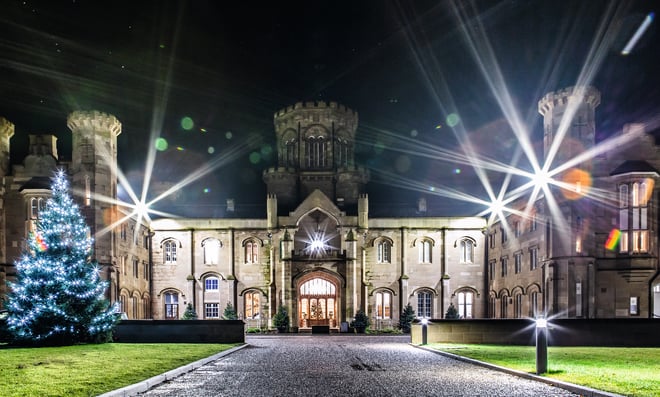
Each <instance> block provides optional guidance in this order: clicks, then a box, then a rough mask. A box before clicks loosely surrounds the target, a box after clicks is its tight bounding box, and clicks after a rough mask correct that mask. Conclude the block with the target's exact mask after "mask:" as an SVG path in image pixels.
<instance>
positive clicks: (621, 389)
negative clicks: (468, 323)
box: [428, 343, 660, 396]
mask: <svg viewBox="0 0 660 397" xmlns="http://www.w3.org/2000/svg"><path fill="white" fill-rule="evenodd" d="M428 347H430V348H433V349H437V350H442V351H446V352H449V353H453V354H456V355H460V356H464V357H469V358H473V359H475V360H479V361H484V362H487V363H491V364H496V365H499V366H502V367H506V368H511V369H515V370H518V371H523V372H529V373H534V372H535V371H536V356H535V352H536V350H535V348H534V346H503V345H469V344H465V345H462V344H446V343H433V344H429V345H428ZM543 376H546V377H548V378H552V379H558V380H562V381H565V382H570V383H574V384H577V385H582V386H588V387H591V388H594V389H598V390H604V391H608V392H613V393H617V394H622V395H626V396H660V348H628V347H549V348H548V372H547V373H546V374H544V375H543Z"/></svg>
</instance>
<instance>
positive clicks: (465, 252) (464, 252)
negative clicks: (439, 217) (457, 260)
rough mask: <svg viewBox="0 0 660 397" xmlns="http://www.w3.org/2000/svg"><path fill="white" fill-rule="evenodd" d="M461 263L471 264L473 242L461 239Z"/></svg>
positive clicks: (472, 259)
mask: <svg viewBox="0 0 660 397" xmlns="http://www.w3.org/2000/svg"><path fill="white" fill-rule="evenodd" d="M460 248H461V263H472V262H473V261H474V241H472V240H470V239H463V240H461V243H460Z"/></svg>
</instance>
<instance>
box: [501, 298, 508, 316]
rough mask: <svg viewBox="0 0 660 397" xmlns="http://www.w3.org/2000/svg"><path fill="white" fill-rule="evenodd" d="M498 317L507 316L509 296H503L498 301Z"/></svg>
mask: <svg viewBox="0 0 660 397" xmlns="http://www.w3.org/2000/svg"><path fill="white" fill-rule="evenodd" d="M500 306H501V310H500V318H507V313H508V312H509V297H508V296H503V297H502V298H501V301H500Z"/></svg>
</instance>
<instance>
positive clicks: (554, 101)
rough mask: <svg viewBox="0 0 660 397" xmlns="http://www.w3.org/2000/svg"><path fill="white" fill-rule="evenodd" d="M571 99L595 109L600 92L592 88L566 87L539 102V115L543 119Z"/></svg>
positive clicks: (598, 101) (598, 103)
mask: <svg viewBox="0 0 660 397" xmlns="http://www.w3.org/2000/svg"><path fill="white" fill-rule="evenodd" d="M571 97H575V99H578V100H580V101H581V102H584V103H585V104H587V105H591V108H592V109H595V108H596V107H598V105H600V91H598V90H597V89H596V88H594V87H592V86H584V87H567V88H564V89H562V90H558V91H555V92H549V93H548V94H546V95H545V96H544V97H543V98H541V100H540V101H539V113H541V115H543V116H544V117H545V116H546V114H547V113H548V112H549V111H551V110H553V109H554V108H558V107H565V106H566V105H568V102H569V100H570V98H571Z"/></svg>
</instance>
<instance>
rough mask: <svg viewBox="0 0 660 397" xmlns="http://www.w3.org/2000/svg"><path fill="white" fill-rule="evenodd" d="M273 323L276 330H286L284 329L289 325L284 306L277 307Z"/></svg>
mask: <svg viewBox="0 0 660 397" xmlns="http://www.w3.org/2000/svg"><path fill="white" fill-rule="evenodd" d="M273 325H274V326H275V327H276V328H277V332H279V333H283V332H286V329H287V327H288V326H289V313H287V311H286V307H284V306H280V308H279V309H277V313H275V315H274V316H273Z"/></svg>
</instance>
